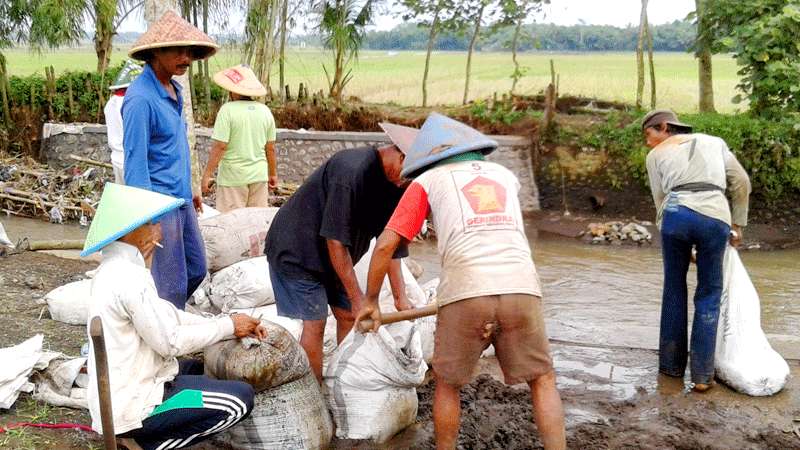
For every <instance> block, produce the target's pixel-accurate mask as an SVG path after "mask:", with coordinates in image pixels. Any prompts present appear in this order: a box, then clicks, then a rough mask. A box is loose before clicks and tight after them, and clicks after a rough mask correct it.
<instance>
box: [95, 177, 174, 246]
mask: <svg viewBox="0 0 800 450" xmlns="http://www.w3.org/2000/svg"><path fill="white" fill-rule="evenodd" d="M184 202H185V200H184V199H182V198H175V197H170V196H168V195H164V194H159V193H157V192H152V191H148V190H145V189H139V188H135V187H131V186H124V185H121V184H115V183H106V185H105V187H104V188H103V196H102V197H100V205H99V206H98V207H97V212H96V213H95V215H94V219H93V220H92V226H90V227H89V233H88V234H87V235H86V242H84V244H83V251H82V252H81V256H88V255H91V254H92V253H94V252H96V251H98V250H101V249H102V248H103V247H105V246H106V245H108V244H110V243H112V242H114V241H116V240H117V239H119V238H121V237H122V236H125V235H126V234H128V233H130V232H131V231H133V230H135V229H137V228H139V227H140V226H142V225H144V224H146V223H148V222H152V221H154V220H157V219H158V218H159V217H161V216H163V215H164V214H166V213H168V212H170V211H172V210H173V209H175V208H178V207H180V206H181V205H183V203H184Z"/></svg>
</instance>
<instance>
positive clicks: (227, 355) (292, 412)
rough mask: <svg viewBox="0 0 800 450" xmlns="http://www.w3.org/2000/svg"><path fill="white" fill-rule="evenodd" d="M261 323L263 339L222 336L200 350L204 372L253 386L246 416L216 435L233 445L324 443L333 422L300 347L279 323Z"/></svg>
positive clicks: (255, 449) (251, 449)
mask: <svg viewBox="0 0 800 450" xmlns="http://www.w3.org/2000/svg"><path fill="white" fill-rule="evenodd" d="M262 325H264V326H265V327H266V328H267V338H266V339H265V340H264V341H260V342H259V341H257V340H255V339H246V340H243V341H242V342H240V341H238V340H231V341H223V342H220V343H217V344H214V345H212V346H210V347H208V348H207V349H206V350H205V370H206V374H207V375H209V376H212V377H215V378H220V379H228V380H240V381H246V382H248V383H250V384H251V385H252V386H253V388H254V390H255V391H256V397H255V406H254V408H253V411H252V412H251V414H250V416H249V417H248V418H247V419H245V420H243V421H242V422H240V423H239V424H237V425H236V426H234V427H232V428H231V429H229V430H228V431H226V432H225V433H223V434H222V435H221V436H219V437H218V438H216V440H217V441H218V442H221V443H224V444H225V445H226V446H228V447H231V448H234V449H237V450H238V449H242V450H244V449H247V450H262V449H275V450H277V449H287V448H293V449H294V448H297V449H322V448H327V446H328V445H329V444H330V440H331V437H332V435H333V423H332V422H331V418H330V415H329V414H328V410H327V406H326V405H325V401H324V398H323V396H322V392H321V391H320V389H319V384H318V383H317V380H316V378H315V377H314V374H313V373H312V372H311V369H310V366H309V364H308V358H307V357H306V354H305V352H304V351H303V349H302V348H301V347H300V344H299V343H298V342H297V341H296V340H295V338H294V337H293V336H292V335H291V334H290V333H289V332H288V331H287V330H286V329H284V328H283V327H281V326H280V325H277V324H274V323H272V322H269V321H266V320H262ZM243 344H247V345H243ZM253 344H255V345H253Z"/></svg>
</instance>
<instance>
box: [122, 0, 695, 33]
mask: <svg viewBox="0 0 800 450" xmlns="http://www.w3.org/2000/svg"><path fill="white" fill-rule="evenodd" d="M694 1H695V0H650V2H649V4H648V10H647V14H648V19H649V20H650V23H651V24H654V25H657V24H661V23H667V22H672V21H674V20H680V19H683V18H685V17H686V15H687V14H689V13H690V12H692V11H694ZM640 9H641V0H551V4H550V5H545V6H544V10H543V14H542V15H540V16H539V17H538V18H537V19H536V21H537V22H540V23H555V24H558V25H574V24H577V23H581V21H582V22H583V23H586V24H591V25H614V26H618V27H624V26H626V25H629V24H638V23H639V12H640ZM401 21H402V19H401V18H400V17H399V14H392V15H389V14H387V15H381V16H379V17H377V18H376V20H375V24H374V27H373V28H374V29H378V30H388V29H391V28H393V27H395V26H396V25H398V24H399V23H400V22H401ZM231 22H232V23H231V24H230V25H229V28H230V29H233V30H236V29H238V28H241V26H242V18H241V17H236V18H232V20H231ZM144 28H145V26H144V22H143V20H142V19H141V17H134V18H130V19H128V20H126V21H125V22H123V24H122V26H121V27H120V31H144ZM297 31H300V30H297ZM216 32H219V30H213V29H212V33H216Z"/></svg>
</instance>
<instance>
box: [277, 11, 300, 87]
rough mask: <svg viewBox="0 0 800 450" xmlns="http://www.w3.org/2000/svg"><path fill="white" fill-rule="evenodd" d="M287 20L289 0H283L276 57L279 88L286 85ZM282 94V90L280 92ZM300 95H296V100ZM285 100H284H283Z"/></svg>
mask: <svg viewBox="0 0 800 450" xmlns="http://www.w3.org/2000/svg"><path fill="white" fill-rule="evenodd" d="M288 20H289V0H283V2H282V6H281V49H280V55H279V56H278V80H279V81H280V84H281V86H285V85H286V72H285V70H286V22H287V21H288ZM281 92H283V90H281ZM299 97H300V95H298V98H299ZM284 100H286V98H284Z"/></svg>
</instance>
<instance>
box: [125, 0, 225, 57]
mask: <svg viewBox="0 0 800 450" xmlns="http://www.w3.org/2000/svg"><path fill="white" fill-rule="evenodd" d="M165 47H193V54H194V59H206V58H208V57H209V56H211V55H213V54H214V53H216V52H217V49H218V48H219V45H217V44H216V43H215V42H214V41H212V40H211V38H210V37H208V35H207V34H205V33H203V32H202V31H200V30H199V29H198V28H197V27H195V26H194V25H192V24H190V23H189V22H187V21H185V20H183V18H182V17H181V16H179V15H178V14H176V13H175V11H171V10H170V11H167V12H165V13H164V15H163V16H161V18H160V19H158V22H155V23H153V24H152V25H151V26H150V28H149V29H148V30H147V32H145V33H144V34H143V35H141V36H140V37H139V39H138V40H137V41H136V43H134V44H133V47H131V49H130V51H128V56H130V57H131V58H134V59H138V60H141V61H144V60H145V59H146V58H147V53H148V51H147V50H152V49H154V48H165Z"/></svg>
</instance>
